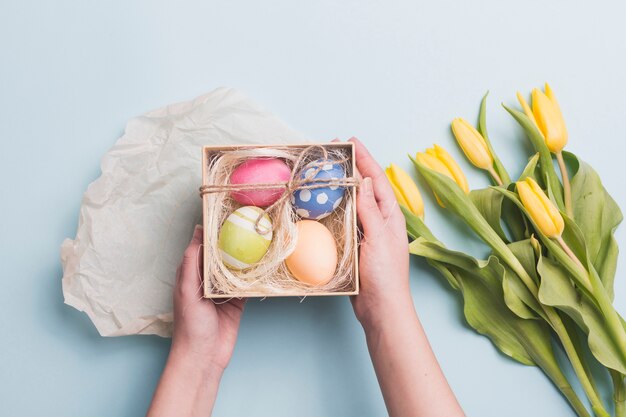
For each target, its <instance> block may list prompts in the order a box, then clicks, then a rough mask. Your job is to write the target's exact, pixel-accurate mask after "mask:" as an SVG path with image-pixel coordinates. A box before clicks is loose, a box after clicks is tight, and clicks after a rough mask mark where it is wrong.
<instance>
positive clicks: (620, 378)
mask: <svg viewBox="0 0 626 417" xmlns="http://www.w3.org/2000/svg"><path fill="white" fill-rule="evenodd" d="M611 378H613V402H614V403H615V417H626V383H625V381H624V375H622V374H621V373H619V372H617V371H611Z"/></svg>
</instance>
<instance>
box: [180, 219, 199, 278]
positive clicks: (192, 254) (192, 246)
mask: <svg viewBox="0 0 626 417" xmlns="http://www.w3.org/2000/svg"><path fill="white" fill-rule="evenodd" d="M203 230H204V229H203V228H202V226H199V225H198V226H196V228H195V229H194V231H193V236H192V238H191V242H189V246H187V249H185V253H184V254H183V262H182V267H181V269H182V271H181V272H182V273H183V275H185V273H188V272H189V270H190V269H191V268H193V270H194V273H195V271H196V268H197V267H198V257H199V252H200V246H201V245H202V237H203Z"/></svg>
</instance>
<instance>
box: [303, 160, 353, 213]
mask: <svg viewBox="0 0 626 417" xmlns="http://www.w3.org/2000/svg"><path fill="white" fill-rule="evenodd" d="M345 177H346V173H345V171H344V169H343V167H342V166H341V164H338V163H337V162H335V161H332V160H329V159H318V160H317V161H313V162H311V163H310V164H308V165H307V166H305V168H304V169H303V170H302V174H301V175H300V178H301V179H305V180H309V179H342V178H345ZM304 184H305V185H306V184H311V183H306V182H305V183H304ZM312 184H315V183H312ZM344 193H345V188H344V187H340V186H337V185H329V186H328V187H320V188H311V189H302V190H297V191H295V192H294V193H293V195H292V196H291V203H292V204H293V206H294V208H295V209H296V214H297V215H298V216H300V217H301V218H303V219H311V220H320V219H323V218H324V217H326V216H328V215H329V214H331V213H332V212H333V211H334V210H335V209H336V208H337V207H339V204H341V200H343V195H344Z"/></svg>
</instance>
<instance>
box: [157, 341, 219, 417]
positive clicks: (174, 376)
mask: <svg viewBox="0 0 626 417" xmlns="http://www.w3.org/2000/svg"><path fill="white" fill-rule="evenodd" d="M222 373H223V369H221V368H219V367H216V366H207V365H205V364H202V363H199V361H198V360H195V359H194V357H193V356H191V355H186V354H185V353H184V352H181V351H176V350H175V349H172V351H171V352H170V355H169V357H168V359H167V363H166V364H165V369H164V370H163V374H162V376H161V379H160V380H159V384H158V386H157V389H156V391H155V393H154V398H153V399H152V403H151V404H150V408H149V410H148V414H147V417H169V416H180V417H192V416H210V415H211V411H212V410H213V404H214V403H215V398H216V396H217V389H218V386H219V382H220V379H221V377H222Z"/></svg>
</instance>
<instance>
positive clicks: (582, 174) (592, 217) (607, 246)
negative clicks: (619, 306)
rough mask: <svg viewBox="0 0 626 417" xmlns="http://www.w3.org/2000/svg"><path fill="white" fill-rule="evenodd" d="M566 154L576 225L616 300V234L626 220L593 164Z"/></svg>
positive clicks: (596, 266)
mask: <svg viewBox="0 0 626 417" xmlns="http://www.w3.org/2000/svg"><path fill="white" fill-rule="evenodd" d="M564 157H565V159H566V161H567V162H568V165H569V166H570V167H571V168H570V169H571V172H570V177H571V178H572V179H571V185H572V207H573V209H574V218H575V219H576V224H577V225H578V227H579V228H580V231H581V233H582V235H583V236H584V239H585V242H586V245H587V250H588V252H589V259H590V261H591V263H592V264H593V266H594V268H595V269H596V271H597V272H598V275H599V276H600V279H601V280H602V283H603V285H604V287H605V288H606V291H607V293H608V294H609V297H610V298H611V300H613V297H614V292H613V282H614V280H615V270H616V267H617V256H618V252H619V250H618V247H617V241H616V240H615V237H614V233H615V230H616V229H617V226H618V225H619V224H620V223H621V222H622V220H623V215H622V212H621V210H620V208H619V206H618V205H617V203H616V202H615V200H613V198H611V196H610V195H609V193H608V192H607V191H606V189H605V188H604V186H603V185H602V181H601V180H600V176H599V175H598V174H597V173H596V172H595V171H594V170H593V168H591V166H589V165H588V164H586V163H585V162H583V161H581V160H579V159H578V158H577V157H576V155H574V154H572V153H569V152H564Z"/></svg>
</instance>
